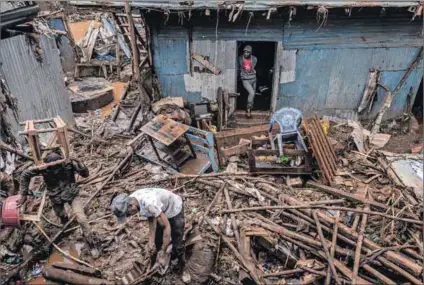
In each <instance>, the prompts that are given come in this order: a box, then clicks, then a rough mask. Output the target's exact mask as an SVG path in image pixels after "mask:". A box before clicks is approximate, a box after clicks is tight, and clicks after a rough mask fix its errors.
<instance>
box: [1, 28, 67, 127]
mask: <svg viewBox="0 0 424 285" xmlns="http://www.w3.org/2000/svg"><path fill="white" fill-rule="evenodd" d="M39 45H40V47H41V49H42V51H43V53H42V55H41V60H40V61H37V59H36V55H35V53H34V51H33V50H32V48H31V45H30V44H29V41H28V40H27V39H26V38H25V36H23V35H20V36H16V37H12V38H8V39H5V40H1V41H0V64H1V69H0V72H2V75H3V78H4V79H5V80H6V83H7V85H8V86H9V89H10V92H11V93H12V95H13V96H14V97H15V98H16V99H17V101H18V116H19V120H20V121H24V120H30V119H33V120H35V119H43V118H47V117H55V116H61V117H62V118H63V120H64V121H65V122H66V123H68V124H71V125H73V124H74V122H75V121H74V116H73V113H72V106H71V101H70V98H69V95H68V92H67V91H66V87H65V83H64V79H63V71H62V66H61V63H60V57H59V50H58V49H57V47H56V43H55V40H54V39H50V38H47V37H45V36H40V41H39ZM14 131H18V130H14Z"/></svg>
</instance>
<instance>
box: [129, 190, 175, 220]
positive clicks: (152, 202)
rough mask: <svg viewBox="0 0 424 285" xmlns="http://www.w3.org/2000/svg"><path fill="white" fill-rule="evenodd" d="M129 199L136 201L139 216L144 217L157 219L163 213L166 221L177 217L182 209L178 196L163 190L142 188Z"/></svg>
mask: <svg viewBox="0 0 424 285" xmlns="http://www.w3.org/2000/svg"><path fill="white" fill-rule="evenodd" d="M129 197H133V198H135V199H137V201H138V203H139V205H140V214H141V215H143V216H145V217H155V218H157V217H159V215H160V213H161V212H163V213H164V214H165V216H166V217H167V218H168V219H171V218H173V217H175V216H176V215H178V214H179V213H180V212H181V210H182V208H183V200H182V199H181V197H180V196H178V195H176V194H174V193H172V192H171V191H168V190H166V189H163V188H144V189H139V190H136V191H135V192H133V193H132V194H131V195H130V196H129Z"/></svg>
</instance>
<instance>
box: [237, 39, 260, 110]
mask: <svg viewBox="0 0 424 285" xmlns="http://www.w3.org/2000/svg"><path fill="white" fill-rule="evenodd" d="M238 63H239V71H240V79H241V81H242V83H243V87H244V89H246V91H247V92H248V93H249V96H248V97H247V107H246V116H247V117H248V118H251V116H252V115H251V111H252V108H253V102H254V100H255V94H256V70H255V67H256V64H257V63H258V59H257V58H256V56H254V55H252V47H251V46H245V47H244V48H243V55H241V56H240V57H239V59H238Z"/></svg>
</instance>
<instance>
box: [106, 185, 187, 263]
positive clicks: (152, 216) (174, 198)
mask: <svg viewBox="0 0 424 285" xmlns="http://www.w3.org/2000/svg"><path fill="white" fill-rule="evenodd" d="M111 210H112V212H113V213H114V214H115V216H116V217H117V218H118V223H123V222H125V219H126V217H127V216H131V215H135V214H137V213H138V212H140V214H141V215H143V216H145V217H147V219H148V221H149V242H148V248H149V254H150V256H151V258H152V261H154V260H155V259H157V262H158V263H159V264H160V265H162V266H165V265H166V264H165V262H166V261H165V252H166V248H167V247H168V245H169V244H170V243H171V239H172V258H178V263H179V264H178V265H179V268H183V267H184V263H185V247H184V241H183V237H184V225H185V222H184V207H183V200H182V199H181V197H180V196H178V195H176V194H174V193H172V192H170V191H168V190H166V189H162V188H145V189H139V190H137V191H135V192H133V193H132V194H131V195H129V196H128V195H127V194H120V195H118V196H116V197H115V198H113V200H112V203H111ZM158 222H159V223H158Z"/></svg>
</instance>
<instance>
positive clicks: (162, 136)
mask: <svg viewBox="0 0 424 285" xmlns="http://www.w3.org/2000/svg"><path fill="white" fill-rule="evenodd" d="M188 129H189V126H187V125H184V124H181V123H178V122H176V121H174V120H172V119H170V118H168V117H166V116H164V115H158V116H156V117H155V118H154V119H153V120H151V121H150V122H148V123H147V124H145V125H144V126H143V127H142V128H141V130H142V131H143V132H144V133H145V134H147V135H149V136H150V137H152V138H154V139H156V140H158V141H160V142H161V143H163V144H164V145H167V146H169V145H171V144H172V143H173V142H175V141H176V140H177V139H178V138H179V137H181V136H183V135H184V134H185V133H186V132H187V131H188Z"/></svg>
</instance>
